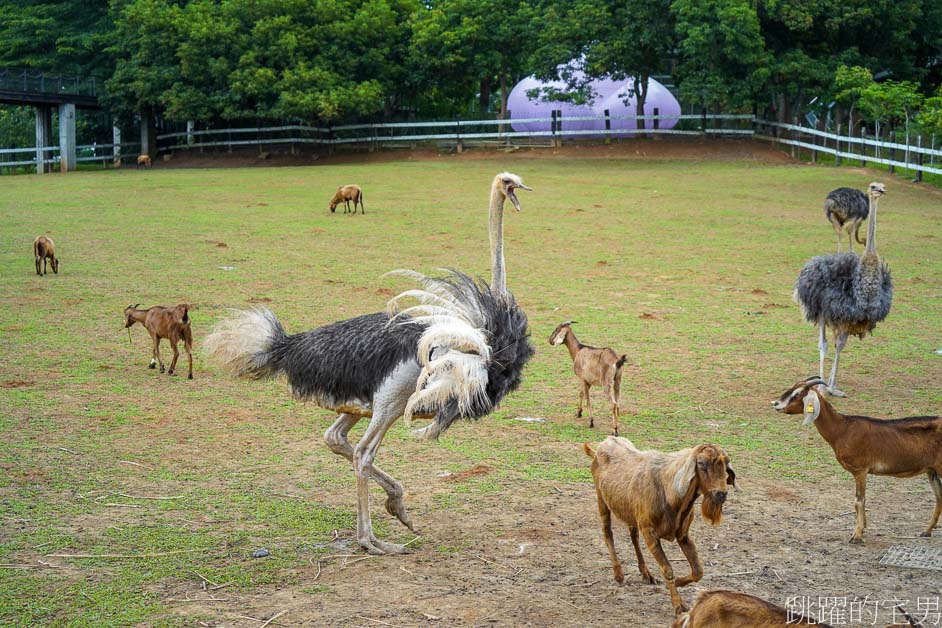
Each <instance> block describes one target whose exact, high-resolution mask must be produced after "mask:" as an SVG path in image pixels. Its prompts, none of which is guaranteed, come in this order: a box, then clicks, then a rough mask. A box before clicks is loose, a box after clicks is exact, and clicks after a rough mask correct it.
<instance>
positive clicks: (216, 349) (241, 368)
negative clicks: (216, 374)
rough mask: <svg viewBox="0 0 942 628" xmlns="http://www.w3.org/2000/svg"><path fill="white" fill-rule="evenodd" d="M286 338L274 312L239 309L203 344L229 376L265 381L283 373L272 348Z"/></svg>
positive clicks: (217, 327) (215, 328)
mask: <svg viewBox="0 0 942 628" xmlns="http://www.w3.org/2000/svg"><path fill="white" fill-rule="evenodd" d="M285 338H286V335H285V330H284V328H283V327H282V326H281V323H280V322H279V321H278V318H277V317H276V316H275V314H274V313H273V312H272V311H271V310H268V309H266V308H256V309H252V310H235V311H233V314H232V315H231V316H229V317H228V318H225V319H223V320H221V321H220V322H219V323H217V324H216V326H215V327H214V328H213V330H212V332H211V333H210V334H209V335H208V336H207V337H206V339H205V340H204V341H203V350H204V352H205V353H206V354H207V355H208V356H209V358H210V359H211V360H212V361H214V362H216V363H217V364H219V365H220V366H221V367H222V368H223V369H224V370H225V371H227V372H228V373H230V374H232V375H235V376H237V377H250V378H255V379H261V378H266V377H273V376H274V375H276V374H277V372H278V371H279V366H278V361H277V359H275V356H274V355H273V353H272V347H273V346H276V345H277V344H279V343H282V342H283V341H284V339H285Z"/></svg>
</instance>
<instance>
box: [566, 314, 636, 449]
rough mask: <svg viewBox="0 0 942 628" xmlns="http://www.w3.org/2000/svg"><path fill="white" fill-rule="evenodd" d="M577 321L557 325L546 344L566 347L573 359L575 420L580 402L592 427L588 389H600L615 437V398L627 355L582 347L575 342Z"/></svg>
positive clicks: (579, 412)
mask: <svg viewBox="0 0 942 628" xmlns="http://www.w3.org/2000/svg"><path fill="white" fill-rule="evenodd" d="M575 322H576V321H566V322H564V323H560V324H559V325H557V326H556V329H555V330H553V333H552V334H550V337H549V343H550V344H551V345H553V346H558V345H561V344H565V345H566V348H567V349H569V357H570V358H572V370H573V371H574V372H575V374H576V377H577V378H578V379H579V383H580V385H581V386H582V388H581V389H580V390H579V410H578V411H577V412H576V418H582V400H583V399H585V407H586V410H587V411H588V413H589V427H595V421H594V419H593V417H592V407H591V406H590V405H589V388H591V387H592V386H601V387H602V390H604V391H605V396H606V397H608V400H609V401H610V402H611V404H612V434H614V435H615V436H618V412H619V408H618V396H619V393H620V392H621V369H622V367H623V366H624V365H625V361H627V360H628V355H627V354H625V355H622V356H621V357H619V356H618V354H617V353H615V351H613V350H612V349H608V348H605V349H598V348H596V347H590V346H589V345H584V344H582V343H581V342H579V340H578V339H577V338H576V334H574V333H573V331H572V325H573V323H575Z"/></svg>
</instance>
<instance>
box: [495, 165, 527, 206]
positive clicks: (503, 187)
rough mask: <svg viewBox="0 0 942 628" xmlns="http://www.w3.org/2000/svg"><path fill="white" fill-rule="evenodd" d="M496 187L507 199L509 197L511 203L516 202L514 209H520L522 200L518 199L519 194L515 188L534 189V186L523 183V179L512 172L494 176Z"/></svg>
mask: <svg viewBox="0 0 942 628" xmlns="http://www.w3.org/2000/svg"><path fill="white" fill-rule="evenodd" d="M493 187H494V189H495V190H497V192H499V193H500V194H501V195H503V197H504V198H505V199H509V200H510V202H511V203H513V204H514V209H516V210H517V211H520V201H518V200H517V195H516V194H515V193H514V190H516V189H517V188H519V189H521V190H528V191H530V192H532V191H533V188H530V187H527V186H525V185H524V184H523V180H522V179H521V178H520V177H518V176H517V175H515V174H511V173H510V172H501V173H500V174H499V175H497V176H496V177H494V186H493Z"/></svg>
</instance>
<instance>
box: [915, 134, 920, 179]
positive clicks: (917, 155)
mask: <svg viewBox="0 0 942 628" xmlns="http://www.w3.org/2000/svg"><path fill="white" fill-rule="evenodd" d="M916 148H919V149H921V148H922V136H921V135H917V136H916ZM914 181H915V182H916V183H922V151H921V150H920V151H918V152H917V153H916V177H915V179H914Z"/></svg>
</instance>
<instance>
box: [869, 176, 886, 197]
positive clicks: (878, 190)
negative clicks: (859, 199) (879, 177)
mask: <svg viewBox="0 0 942 628" xmlns="http://www.w3.org/2000/svg"><path fill="white" fill-rule="evenodd" d="M884 194H886V186H885V185H883V184H882V183H877V182H876V181H874V182H873V183H871V184H870V186H869V187H868V188H867V195H868V196H870V198H871V199H873V200H876V199H878V198H880V197H881V196H883V195H884Z"/></svg>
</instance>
